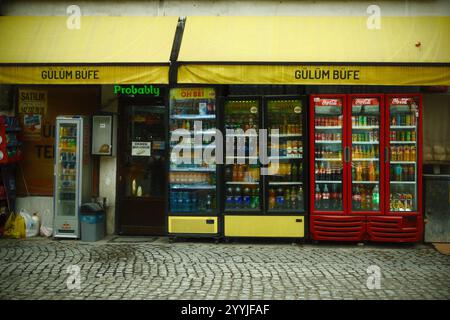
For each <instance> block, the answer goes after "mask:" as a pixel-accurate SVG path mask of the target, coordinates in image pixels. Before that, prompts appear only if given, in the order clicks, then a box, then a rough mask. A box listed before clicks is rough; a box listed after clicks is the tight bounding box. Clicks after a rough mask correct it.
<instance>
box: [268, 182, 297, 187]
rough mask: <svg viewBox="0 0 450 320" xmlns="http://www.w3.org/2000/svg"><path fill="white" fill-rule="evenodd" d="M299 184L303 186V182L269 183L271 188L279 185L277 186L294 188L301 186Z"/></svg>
mask: <svg viewBox="0 0 450 320" xmlns="http://www.w3.org/2000/svg"><path fill="white" fill-rule="evenodd" d="M299 184H303V182H300V181H298V182H276V181H269V186H272V185H277V186H294V185H299Z"/></svg>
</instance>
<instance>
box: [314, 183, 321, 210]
mask: <svg viewBox="0 0 450 320" xmlns="http://www.w3.org/2000/svg"><path fill="white" fill-rule="evenodd" d="M321 200H322V193H321V192H320V188H319V185H318V184H316V190H315V193H314V206H315V208H316V209H317V210H319V209H321V202H322V201H321Z"/></svg>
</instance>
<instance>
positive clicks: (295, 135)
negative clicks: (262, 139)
mask: <svg viewBox="0 0 450 320" xmlns="http://www.w3.org/2000/svg"><path fill="white" fill-rule="evenodd" d="M272 136H273V137H278V138H301V137H302V136H303V135H302V134H300V133H280V134H269V137H272Z"/></svg>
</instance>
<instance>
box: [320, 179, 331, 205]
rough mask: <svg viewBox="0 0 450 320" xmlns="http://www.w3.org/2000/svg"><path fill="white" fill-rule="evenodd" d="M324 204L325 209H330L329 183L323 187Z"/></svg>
mask: <svg viewBox="0 0 450 320" xmlns="http://www.w3.org/2000/svg"><path fill="white" fill-rule="evenodd" d="M322 204H323V209H324V210H328V209H330V192H329V190H328V185H327V184H326V185H325V187H324V188H323V193H322Z"/></svg>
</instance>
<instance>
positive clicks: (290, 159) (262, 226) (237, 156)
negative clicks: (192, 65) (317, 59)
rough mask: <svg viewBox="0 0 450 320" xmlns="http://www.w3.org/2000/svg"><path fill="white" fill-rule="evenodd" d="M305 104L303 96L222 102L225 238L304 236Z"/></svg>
mask: <svg viewBox="0 0 450 320" xmlns="http://www.w3.org/2000/svg"><path fill="white" fill-rule="evenodd" d="M306 103H307V99H306V98H305V97H304V96H263V97H261V96H254V97H252V96H233V97H227V98H224V99H222V101H221V111H222V114H221V118H222V121H221V127H222V130H223V131H222V132H223V134H224V137H225V138H224V142H225V143H224V144H225V147H224V150H225V151H224V156H223V159H224V164H223V166H222V175H223V185H222V188H224V190H222V192H221V195H222V197H221V198H222V201H221V208H222V212H223V217H224V218H223V230H224V236H225V237H277V238H278V237H279V238H304V237H305V234H306V230H307V219H306V217H305V216H306V212H307V211H306V210H307V207H308V206H307V201H308V196H307V173H308V168H307V165H308V161H307V156H308V154H307V145H306V144H307V141H308V139H307V138H308V137H307V132H308V130H307V128H306V125H307V123H306V120H307V114H306V113H307V110H308V108H307V105H306Z"/></svg>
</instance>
